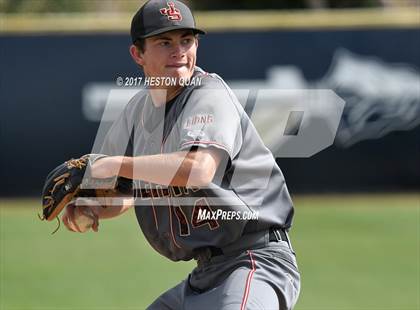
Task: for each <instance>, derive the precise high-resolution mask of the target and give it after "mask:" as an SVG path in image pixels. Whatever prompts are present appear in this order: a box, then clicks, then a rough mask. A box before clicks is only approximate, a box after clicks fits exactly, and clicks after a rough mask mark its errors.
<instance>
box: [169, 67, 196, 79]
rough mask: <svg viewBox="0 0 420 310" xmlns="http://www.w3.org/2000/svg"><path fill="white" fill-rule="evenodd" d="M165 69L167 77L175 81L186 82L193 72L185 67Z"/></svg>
mask: <svg viewBox="0 0 420 310" xmlns="http://www.w3.org/2000/svg"><path fill="white" fill-rule="evenodd" d="M166 69H167V71H166V72H167V76H169V77H172V78H177V79H183V80H187V79H190V78H191V76H192V74H193V70H191V69H190V68H188V67H187V66H182V67H167V68H166Z"/></svg>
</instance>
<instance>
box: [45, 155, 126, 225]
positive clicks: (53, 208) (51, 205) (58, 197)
mask: <svg viewBox="0 0 420 310" xmlns="http://www.w3.org/2000/svg"><path fill="white" fill-rule="evenodd" d="M104 156H105V155H98V154H87V155H84V156H82V157H80V158H79V159H70V160H68V161H66V162H64V163H63V164H61V165H59V166H57V167H56V168H55V169H53V170H52V171H51V172H50V173H49V174H48V176H47V178H46V180H45V184H44V187H43V190H42V213H43V215H42V217H41V216H40V218H41V220H47V221H51V220H53V219H55V218H58V215H59V214H60V212H61V211H62V210H63V209H64V207H65V206H66V205H67V204H68V203H70V202H71V201H73V200H74V199H76V198H77V197H117V196H121V195H125V196H128V195H131V193H132V180H129V179H126V178H122V177H119V178H117V180H116V185H115V186H114V187H113V188H109V185H110V184H113V183H114V181H115V178H109V179H95V178H90V177H89V176H88V175H86V176H85V172H86V169H87V167H88V166H89V165H90V162H91V161H92V160H94V159H98V158H100V157H104ZM82 181H83V187H84V188H89V189H83V188H81V187H82V186H81V185H82ZM107 184H108V185H107ZM104 188H105V189H104Z"/></svg>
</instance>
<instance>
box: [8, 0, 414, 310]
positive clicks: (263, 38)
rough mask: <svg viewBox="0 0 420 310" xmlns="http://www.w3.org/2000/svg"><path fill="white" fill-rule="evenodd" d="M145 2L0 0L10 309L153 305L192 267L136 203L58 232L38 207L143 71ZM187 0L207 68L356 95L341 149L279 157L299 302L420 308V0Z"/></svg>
mask: <svg viewBox="0 0 420 310" xmlns="http://www.w3.org/2000/svg"><path fill="white" fill-rule="evenodd" d="M143 3H144V1H131V0H119V1H99V0H98V1H96V0H72V1H70V0H0V106H1V110H0V111H1V112H0V120H1V124H0V125H1V126H0V132H1V140H0V147H1V155H0V156H1V157H0V159H1V160H0V162H1V165H2V166H1V171H2V178H1V182H2V183H1V187H0V203H1V207H0V216H1V222H0V241H1V247H0V264H1V268H0V272H1V282H0V300H1V301H0V308H1V309H47V308H53V309H64V308H72V309H91V308H92V309H93V308H95V309H144V308H145V307H146V306H147V305H148V304H149V303H150V302H151V301H153V300H154V298H156V297H157V296H158V295H159V294H160V293H161V292H163V291H164V290H166V289H167V288H169V287H170V286H173V285H175V284H176V283H177V282H179V281H181V280H182V279H183V278H184V277H185V276H186V274H187V273H188V272H189V271H190V270H191V268H192V267H193V266H194V262H188V263H177V264H175V263H171V262H168V261H167V260H165V259H164V258H162V257H159V256H158V254H156V253H155V252H154V251H153V250H152V249H151V247H150V246H149V245H147V243H146V242H145V240H144V239H143V236H142V234H141V233H140V231H139V229H138V227H137V224H136V220H135V217H134V214H132V213H131V214H128V215H126V216H123V217H121V218H118V219H115V220H113V221H105V222H104V223H103V224H102V225H101V228H102V229H101V233H99V234H93V233H87V234H83V235H75V234H70V233H67V232H66V231H65V230H64V229H61V230H60V231H59V232H58V233H57V234H55V235H54V236H51V237H50V235H49V233H50V232H51V231H52V230H54V228H55V226H54V225H55V224H50V225H46V224H44V223H41V222H39V221H38V220H37V215H36V213H37V212H38V211H40V209H41V207H40V201H39V200H40V199H39V193H40V191H41V186H42V184H43V181H44V178H45V176H46V174H47V173H48V171H49V170H50V169H52V168H53V167H55V166H56V165H57V164H59V163H61V162H62V161H64V160H66V159H68V158H70V157H78V156H80V155H83V154H85V153H90V152H91V151H92V146H93V142H94V140H95V137H96V133H97V130H98V126H99V123H100V120H101V117H102V113H103V110H104V108H105V104H106V100H107V97H108V95H109V92H110V90H111V89H115V88H117V87H116V84H115V81H116V78H117V77H120V76H121V77H136V76H141V71H140V70H139V69H138V68H137V67H136V66H135V64H134V63H133V61H132V60H131V58H130V56H129V53H128V47H129V46H130V37H129V27H130V22H131V17H132V15H133V14H134V12H135V11H136V10H137V9H138V8H139V7H140V6H141V5H142V4H143ZM187 3H188V4H189V5H190V6H191V7H192V8H193V9H194V10H195V16H196V20H197V24H198V26H199V27H201V28H203V29H206V30H207V31H208V34H207V35H206V36H203V37H202V38H201V39H200V47H199V52H198V65H199V66H201V67H202V68H203V69H205V70H206V71H208V72H216V73H218V74H219V75H221V76H222V77H223V78H224V79H225V80H226V81H228V83H229V84H230V85H232V86H234V87H236V88H250V89H261V88H276V89H332V90H333V91H334V92H335V93H336V94H337V95H338V96H340V97H341V98H342V99H343V100H344V101H345V103H346V104H345V106H344V110H343V113H342V116H341V119H340V123H339V126H338V129H337V134H336V136H335V139H334V141H332V145H330V146H329V147H327V148H325V149H324V150H322V151H320V152H318V153H316V154H315V155H313V156H311V157H308V158H284V157H279V158H277V162H278V163H279V165H280V167H281V169H282V171H283V173H284V174H285V177H286V181H287V184H288V187H289V190H290V192H291V194H292V196H293V198H294V202H295V207H296V218H295V223H294V227H293V230H292V232H291V234H292V238H293V240H294V244H295V248H296V251H297V253H298V259H299V262H300V269H301V273H302V291H301V298H300V301H299V303H298V305H297V307H296V309H298V310H299V309H301V310H302V309H308V310H309V309H331V310H333V309H334V310H336V309H388V310H390V309H395V310H396V309H420V294H419V292H420V267H419V261H420V195H419V189H420V160H419V158H420V71H419V70H420V57H419V55H420V28H419V26H420V1H418V0H364V1H363V0H342V1H340V0H295V1H292V0H278V1H256V0H247V1H245V0H243V1H226V0H225V1H221V0H212V1H188V2H187ZM257 127H258V125H257ZM282 134H283V132H281V131H280V132H279V133H278V135H279V136H281V135H282ZM23 291H25V293H23ZM22 296H23V297H22Z"/></svg>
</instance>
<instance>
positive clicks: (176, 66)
mask: <svg viewBox="0 0 420 310" xmlns="http://www.w3.org/2000/svg"><path fill="white" fill-rule="evenodd" d="M186 66H187V64H186V63H185V64H184V63H182V64H170V65H166V67H167V68H182V67H186Z"/></svg>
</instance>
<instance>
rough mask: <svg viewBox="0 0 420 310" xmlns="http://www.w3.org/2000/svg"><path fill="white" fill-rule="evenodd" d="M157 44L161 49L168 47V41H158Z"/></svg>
mask: <svg viewBox="0 0 420 310" xmlns="http://www.w3.org/2000/svg"><path fill="white" fill-rule="evenodd" d="M158 44H159V46H163V47H165V46H169V41H160V42H159V43H158Z"/></svg>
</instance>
